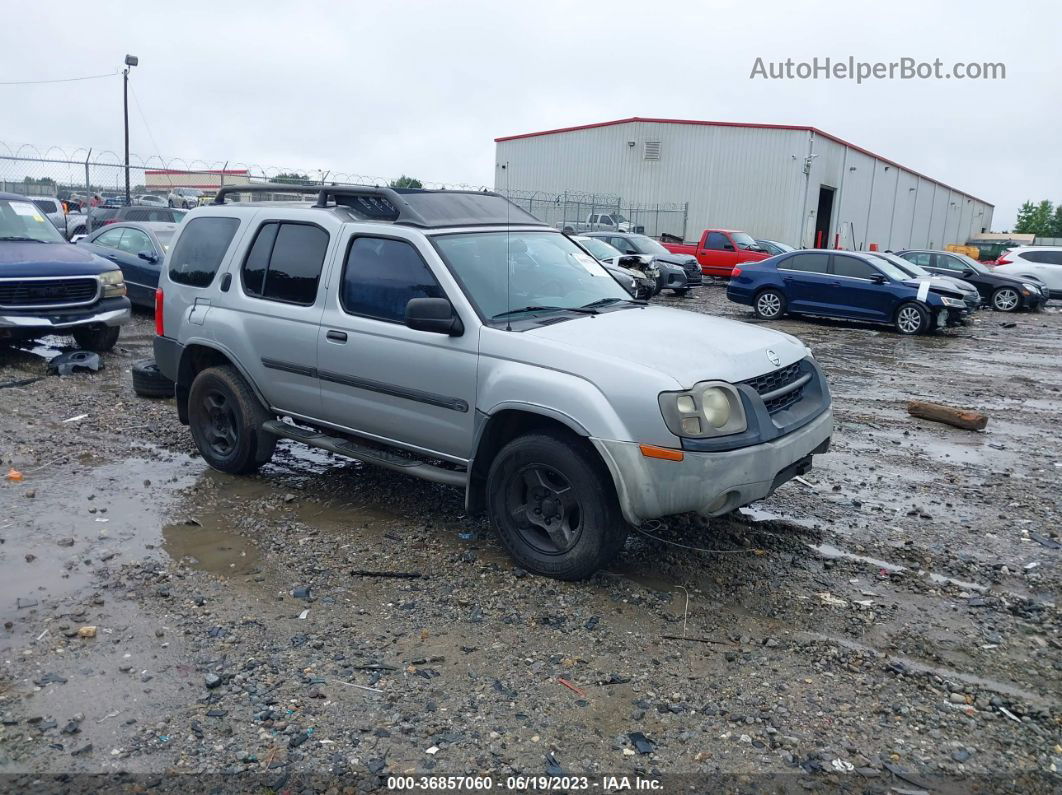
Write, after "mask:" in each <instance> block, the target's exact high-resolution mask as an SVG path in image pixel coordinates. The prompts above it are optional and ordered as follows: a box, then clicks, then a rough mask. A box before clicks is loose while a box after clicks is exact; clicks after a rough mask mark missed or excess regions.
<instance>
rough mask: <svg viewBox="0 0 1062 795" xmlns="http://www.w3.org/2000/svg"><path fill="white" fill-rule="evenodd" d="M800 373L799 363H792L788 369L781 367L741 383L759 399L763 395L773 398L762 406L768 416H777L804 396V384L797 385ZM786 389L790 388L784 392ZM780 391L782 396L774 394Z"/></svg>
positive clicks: (800, 376) (765, 401)
mask: <svg viewBox="0 0 1062 795" xmlns="http://www.w3.org/2000/svg"><path fill="white" fill-rule="evenodd" d="M801 379H802V373H801V367H800V362H794V363H793V364H791V365H789V366H788V367H783V368H781V369H780V370H775V371H774V372H771V373H767V374H765V375H758V376H756V377H755V378H750V379H749V380H747V381H742V382H741V383H743V384H748V385H749V386H751V387H752V388H753V389H755V390H756V393H757V394H758V395H760V396H761V397H762V396H764V395H772V394H774V395H775V396H774V397H772V398H770V399H768V400H764V402H763V403H764V405H765V406H766V407H767V412H768V413H769V414H777V413H778V412H779V411H784V410H785V409H787V408H789V407H790V406H792V405H793V404H794V403H797V402H798V401H799V400H800V398H801V397H802V396H803V394H804V383H807V381H806V380H805V381H804V383H799V384H798V383H797V382H798V381H801ZM786 387H791V388H790V389H788V390H786ZM779 391H782V394H776V393H778V392H779Z"/></svg>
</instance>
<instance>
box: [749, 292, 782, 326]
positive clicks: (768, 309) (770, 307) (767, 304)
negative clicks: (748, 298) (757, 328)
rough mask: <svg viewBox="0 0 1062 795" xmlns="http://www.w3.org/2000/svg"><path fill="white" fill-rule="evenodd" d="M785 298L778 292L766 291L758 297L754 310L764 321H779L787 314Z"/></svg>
mask: <svg viewBox="0 0 1062 795" xmlns="http://www.w3.org/2000/svg"><path fill="white" fill-rule="evenodd" d="M785 309H786V300H785V296H784V295H782V293H781V292H780V291H778V290H773V289H771V290H764V291H763V292H762V293H760V294H759V295H757V296H756V300H755V301H754V302H753V303H752V310H753V311H754V312H755V313H756V317H758V318H760V319H762V320H777V319H778V318H780V317H781V316H782V315H784V314H785Z"/></svg>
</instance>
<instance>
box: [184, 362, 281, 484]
mask: <svg viewBox="0 0 1062 795" xmlns="http://www.w3.org/2000/svg"><path fill="white" fill-rule="evenodd" d="M272 418H273V417H272V415H271V414H269V412H268V411H266V408H265V407H264V406H263V405H262V404H261V402H260V401H259V400H258V398H257V396H256V395H255V394H254V392H253V391H251V387H250V386H248V384H247V382H246V381H244V380H243V376H241V375H240V374H239V372H237V371H236V368H235V367H232V366H230V365H223V366H220V367H209V368H207V369H206V370H203V371H202V372H200V373H199V374H198V375H197V376H196V377H195V380H194V381H192V388H191V390H190V391H189V394H188V427H189V429H190V430H191V431H192V439H194V440H195V445H196V447H198V448H199V452H200V454H201V455H202V456H203V459H204V460H205V461H206V462H207V463H208V464H210V466H212V467H214V469H219V470H221V471H222V472H229V473H231V474H234V475H242V474H246V473H248V472H254V471H255V470H256V469H258V467H259V466H261V465H262V464H264V463H265V462H267V461H268V460H269V459H270V458H272V457H273V450H274V449H276V446H277V438H276V437H275V436H273V435H272V434H271V433H266V432H265V431H263V430H262V423H263V422H265V421H266V420H269V419H272Z"/></svg>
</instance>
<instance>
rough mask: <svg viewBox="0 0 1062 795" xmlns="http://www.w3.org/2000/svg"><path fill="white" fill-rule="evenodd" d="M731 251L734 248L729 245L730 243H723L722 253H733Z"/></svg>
mask: <svg viewBox="0 0 1062 795" xmlns="http://www.w3.org/2000/svg"><path fill="white" fill-rule="evenodd" d="M733 250H734V246H733V245H732V244H730V243H724V244H723V251H733Z"/></svg>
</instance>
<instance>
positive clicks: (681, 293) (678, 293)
mask: <svg viewBox="0 0 1062 795" xmlns="http://www.w3.org/2000/svg"><path fill="white" fill-rule="evenodd" d="M689 293H690V288H689V287H679V288H677V289H675V290H672V291H671V294H672V295H673V296H675V297H676V298H685V297H686V296H687V295H689Z"/></svg>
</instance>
